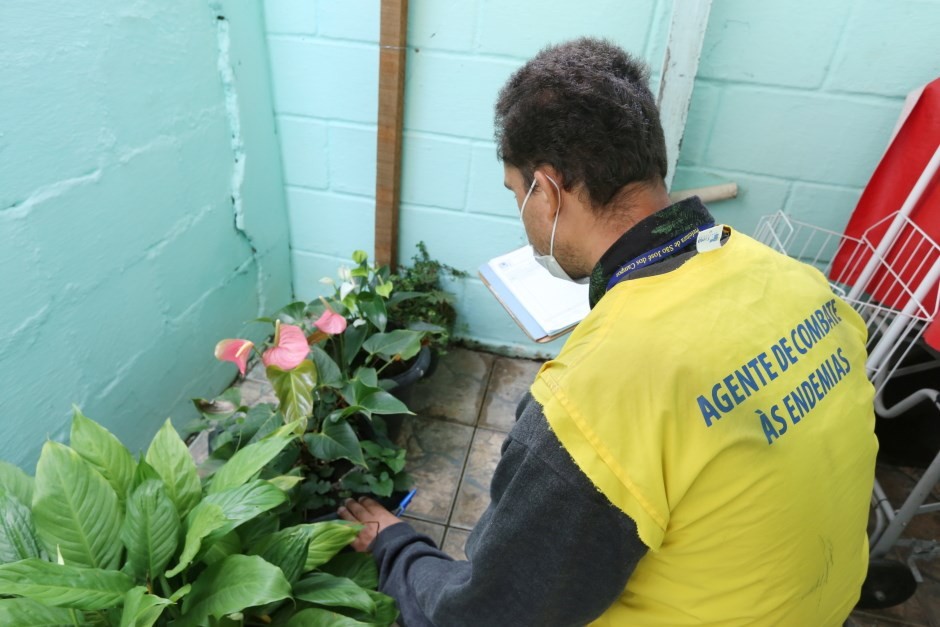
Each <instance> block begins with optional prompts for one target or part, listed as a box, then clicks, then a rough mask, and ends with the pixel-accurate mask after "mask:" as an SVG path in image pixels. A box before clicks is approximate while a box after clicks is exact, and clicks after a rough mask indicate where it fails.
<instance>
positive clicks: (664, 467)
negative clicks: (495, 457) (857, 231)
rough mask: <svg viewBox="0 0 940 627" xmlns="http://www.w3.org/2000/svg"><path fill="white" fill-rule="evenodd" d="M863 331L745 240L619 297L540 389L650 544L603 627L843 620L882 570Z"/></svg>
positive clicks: (800, 272)
mask: <svg viewBox="0 0 940 627" xmlns="http://www.w3.org/2000/svg"><path fill="white" fill-rule="evenodd" d="M865 340H866V330H865V326H864V324H863V323H862V321H861V319H860V318H859V317H858V316H857V315H856V314H855V312H854V311H853V310H852V309H851V308H850V307H849V306H848V305H846V304H845V303H844V302H842V301H841V300H839V299H837V298H835V297H834V296H833V294H832V292H831V290H830V288H829V286H828V284H827V282H826V280H825V278H824V277H823V276H822V275H821V274H820V273H819V272H817V271H816V270H815V269H813V268H811V267H809V266H807V265H805V264H802V263H799V262H796V261H794V260H792V259H789V258H787V257H785V256H783V255H780V254H778V253H776V252H774V251H772V250H770V249H769V248H767V247H765V246H763V245H761V244H759V243H757V242H755V241H754V240H752V239H750V238H748V237H746V236H744V235H742V234H740V233H732V234H731V236H730V238H729V239H728V241H727V243H726V244H725V245H724V246H723V247H722V248H720V249H718V250H715V251H712V252H707V253H702V254H699V255H696V256H695V257H693V258H692V259H690V260H689V261H687V262H686V263H685V264H684V265H682V266H681V267H680V268H678V269H676V270H674V271H672V272H668V273H666V274H662V275H659V276H653V277H646V278H641V279H634V280H630V281H625V282H623V283H620V284H619V285H617V286H616V287H614V288H613V289H612V290H611V291H610V292H608V293H607V294H606V295H605V296H604V297H603V298H602V299H601V301H600V302H599V303H598V304H597V306H596V307H595V308H594V309H593V311H592V312H591V313H590V315H589V316H588V317H587V318H585V319H584V321H582V322H581V324H580V325H579V326H578V327H577V328H576V329H575V331H574V332H573V333H572V335H571V337H570V338H569V339H568V341H567V342H566V343H565V345H564V347H563V348H562V350H561V352H560V354H559V355H558V357H557V359H554V360H552V361H549V362H547V363H546V364H545V365H544V366H543V368H542V369H541V371H540V372H539V375H538V377H537V378H536V380H535V383H534V384H533V386H532V393H533V394H534V396H535V398H536V399H537V400H538V401H539V402H540V403H541V404H542V405H543V407H544V410H545V415H546V417H547V419H548V422H549V424H550V425H551V428H552V430H553V431H554V432H555V434H556V435H557V436H558V438H559V439H560V440H561V442H562V444H563V445H564V446H565V448H566V449H567V451H568V452H569V453H570V454H571V456H572V458H573V459H574V461H575V462H576V463H577V465H578V466H579V467H580V468H581V470H582V471H584V473H585V474H586V475H587V476H588V477H589V478H590V479H591V480H592V481H593V482H594V484H595V485H596V486H597V488H598V489H599V490H601V491H602V492H603V493H604V494H605V495H606V497H607V498H608V499H609V500H610V501H611V502H612V503H613V504H614V505H615V506H616V507H618V508H620V509H621V510H623V512H624V513H626V514H627V515H628V516H630V518H632V519H633V520H634V521H635V522H636V525H637V531H638V533H639V537H640V539H641V540H642V541H643V543H644V544H645V545H646V546H648V547H649V551H648V553H647V554H646V555H645V556H644V557H643V558H642V559H641V560H640V562H639V564H638V565H637V567H636V570H635V571H634V573H633V575H632V576H631V577H630V580H629V582H628V583H627V587H626V590H625V591H624V592H623V594H622V595H621V597H620V598H619V599H618V601H617V602H615V603H614V604H613V606H611V607H610V608H609V609H608V610H607V612H606V613H605V614H604V615H603V616H601V618H600V619H599V620H598V621H597V622H596V623H594V624H596V625H631V626H632V625H669V626H670V627H672V626H678V625H722V626H729V625H784V626H791V625H792V626H793V627H825V626H827V625H833V626H835V625H841V624H842V621H843V620H844V619H845V618H846V617H847V616H848V614H849V612H850V611H851V609H852V607H853V606H854V604H855V602H856V601H857V600H858V596H859V591H860V587H861V584H862V580H863V579H864V577H865V571H866V567H867V563H868V542H867V538H866V522H867V519H868V505H869V500H870V494H871V488H872V482H873V478H874V463H875V453H876V451H877V441H876V440H875V436H874V411H873V408H872V397H873V392H874V391H873V389H872V386H871V385H870V383H869V382H868V379H867V377H866V374H865V357H866V351H865Z"/></svg>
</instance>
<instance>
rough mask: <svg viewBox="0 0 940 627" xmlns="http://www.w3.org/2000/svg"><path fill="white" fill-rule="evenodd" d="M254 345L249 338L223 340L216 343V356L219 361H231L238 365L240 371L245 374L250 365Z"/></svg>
mask: <svg viewBox="0 0 940 627" xmlns="http://www.w3.org/2000/svg"><path fill="white" fill-rule="evenodd" d="M252 346H254V344H252V343H251V342H249V341H248V340H222V341H221V342H219V343H218V344H216V345H215V358H216V359H218V360H219V361H230V362H232V363H233V364H235V365H236V366H238V371H239V372H240V373H242V374H243V375H244V374H245V368H246V367H247V366H248V357H250V356H251V348H252Z"/></svg>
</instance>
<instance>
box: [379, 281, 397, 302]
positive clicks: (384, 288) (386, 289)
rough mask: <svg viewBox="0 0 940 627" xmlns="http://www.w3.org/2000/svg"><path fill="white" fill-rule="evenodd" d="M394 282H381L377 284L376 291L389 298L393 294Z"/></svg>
mask: <svg viewBox="0 0 940 627" xmlns="http://www.w3.org/2000/svg"><path fill="white" fill-rule="evenodd" d="M394 287H395V286H394V284H393V283H392V282H391V281H386V282H384V283H379V284H378V285H376V286H375V293H376V294H378V295H379V296H381V297H382V298H388V297H389V296H391V295H392V289H394Z"/></svg>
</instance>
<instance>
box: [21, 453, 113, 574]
mask: <svg viewBox="0 0 940 627" xmlns="http://www.w3.org/2000/svg"><path fill="white" fill-rule="evenodd" d="M33 521H34V522H35V524H36V530H37V531H38V532H39V538H40V540H42V542H43V544H44V545H45V548H46V551H47V552H48V553H49V554H50V555H55V554H56V550H57V549H58V550H59V551H61V552H62V557H63V558H64V559H65V562H66V563H67V564H71V565H80V566H94V567H99V568H116V567H117V565H118V560H119V559H120V557H121V548H122V545H121V542H120V536H121V512H120V509H119V507H118V498H117V495H116V494H115V493H114V489H113V488H112V487H111V486H110V485H109V484H108V482H107V481H105V479H104V477H102V476H101V475H100V474H98V472H97V471H95V470H94V469H93V468H92V467H91V466H90V465H89V464H88V463H87V462H86V461H85V460H83V459H82V458H81V457H79V455H78V453H76V452H75V451H73V450H72V449H70V448H68V447H67V446H64V445H62V444H59V443H58V442H53V441H48V442H46V444H45V445H44V446H43V447H42V454H41V455H40V456H39V463H38V464H37V466H36V493H35V495H34V496H33Z"/></svg>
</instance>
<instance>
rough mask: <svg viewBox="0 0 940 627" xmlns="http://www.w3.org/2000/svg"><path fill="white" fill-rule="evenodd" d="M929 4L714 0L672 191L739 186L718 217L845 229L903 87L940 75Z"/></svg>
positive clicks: (939, 14) (718, 207) (933, 9)
mask: <svg viewBox="0 0 940 627" xmlns="http://www.w3.org/2000/svg"><path fill="white" fill-rule="evenodd" d="M937 24H940V3H938V2H934V1H932V0H892V1H889V0H832V1H830V2H814V1H812V0H793V1H791V2H748V1H747V0H715V2H714V4H713V8H712V13H711V17H710V20H709V25H708V30H707V32H706V35H705V42H704V45H703V50H702V59H701V64H700V66H699V73H698V77H697V79H696V82H695V91H694V94H693V98H692V106H691V109H690V112H689V125H688V129H687V133H686V136H685V140H684V142H683V145H682V150H681V154H680V160H679V168H678V170H677V176H676V180H675V181H674V185H673V186H674V188H676V189H681V188H683V187H696V186H698V185H700V184H709V183H714V182H724V181H735V182H737V183H738V185H739V187H740V189H741V194H740V196H739V197H738V198H737V199H735V200H731V201H727V202H722V203H716V204H715V205H714V210H715V213H716V215H717V216H718V217H719V218H720V219H723V220H725V221H727V222H729V223H731V224H733V225H735V226H736V227H737V228H739V229H741V230H743V231H746V232H750V231H752V230H753V228H754V225H755V224H756V222H757V219H758V218H759V216H761V215H763V214H766V213H772V212H775V211H779V210H784V211H786V212H788V213H790V214H792V215H793V216H795V217H797V218H799V219H802V220H805V221H808V222H811V223H813V224H817V225H820V226H826V227H828V228H831V229H833V230H836V231H841V230H842V229H843V228H844V226H845V224H846V222H847V221H848V218H849V215H850V214H851V211H852V209H853V208H854V207H855V204H856V203H857V202H858V198H859V196H860V194H861V191H862V189H863V188H864V186H865V184H866V183H867V181H868V179H869V177H870V176H871V174H872V172H873V171H874V168H875V166H876V165H877V163H878V160H879V159H880V158H881V155H882V153H883V151H884V148H885V147H886V145H887V142H888V139H889V137H890V135H891V131H892V129H893V128H894V125H895V123H896V121H897V118H898V115H899V113H900V109H901V106H902V103H903V100H904V97H905V96H906V95H907V93H908V92H909V91H910V90H912V89H914V88H915V87H918V86H920V85H922V84H924V83H926V82H928V81H930V80H932V79H934V78H936V77H937V76H940V45H938V44H937V36H936V26H937Z"/></svg>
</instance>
